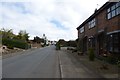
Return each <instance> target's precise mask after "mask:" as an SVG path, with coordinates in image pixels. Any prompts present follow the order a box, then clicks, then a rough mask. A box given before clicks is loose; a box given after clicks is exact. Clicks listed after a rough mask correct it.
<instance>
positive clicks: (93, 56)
mask: <svg viewBox="0 0 120 80" xmlns="http://www.w3.org/2000/svg"><path fill="white" fill-rule="evenodd" d="M88 54H89V60H90V61H94V59H95V54H94V49H93V48H90V49H89V51H88Z"/></svg>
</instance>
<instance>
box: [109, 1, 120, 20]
mask: <svg viewBox="0 0 120 80" xmlns="http://www.w3.org/2000/svg"><path fill="white" fill-rule="evenodd" d="M119 14H120V2H117V3H116V4H114V5H112V6H111V7H110V8H108V9H107V18H108V19H111V18H112V17H114V16H117V15H119Z"/></svg>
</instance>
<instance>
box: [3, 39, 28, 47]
mask: <svg viewBox="0 0 120 80" xmlns="http://www.w3.org/2000/svg"><path fill="white" fill-rule="evenodd" d="M2 44H3V45H6V46H8V47H11V46H12V47H17V48H21V49H28V48H30V45H28V44H27V42H23V41H20V40H14V39H6V38H2Z"/></svg>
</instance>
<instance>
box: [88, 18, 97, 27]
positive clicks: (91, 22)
mask: <svg viewBox="0 0 120 80" xmlns="http://www.w3.org/2000/svg"><path fill="white" fill-rule="evenodd" d="M88 24H89V29H90V28H93V27H95V25H96V21H95V18H94V19H92V20H91V21H90V22H89V23H88Z"/></svg>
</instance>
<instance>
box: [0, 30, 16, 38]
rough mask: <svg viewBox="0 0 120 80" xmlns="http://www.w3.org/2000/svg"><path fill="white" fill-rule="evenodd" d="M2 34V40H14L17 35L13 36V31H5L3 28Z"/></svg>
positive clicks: (0, 31)
mask: <svg viewBox="0 0 120 80" xmlns="http://www.w3.org/2000/svg"><path fill="white" fill-rule="evenodd" d="M0 33H1V34H2V38H9V39H12V38H13V37H14V36H15V35H14V34H13V30H12V29H4V28H2V29H1V30H0Z"/></svg>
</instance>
